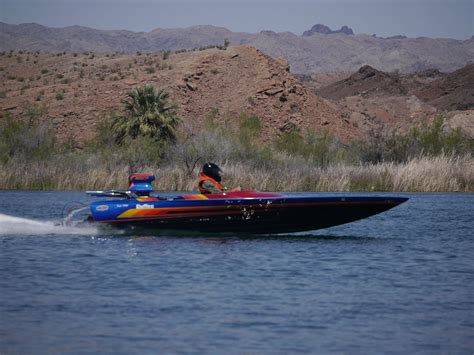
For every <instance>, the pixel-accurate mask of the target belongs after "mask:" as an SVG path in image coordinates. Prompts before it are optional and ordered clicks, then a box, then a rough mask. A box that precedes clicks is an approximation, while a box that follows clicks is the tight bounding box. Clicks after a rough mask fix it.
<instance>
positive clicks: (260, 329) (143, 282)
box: [0, 192, 474, 354]
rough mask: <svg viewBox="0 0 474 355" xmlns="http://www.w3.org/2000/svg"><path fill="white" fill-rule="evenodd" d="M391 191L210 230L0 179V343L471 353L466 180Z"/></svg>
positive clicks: (19, 347)
mask: <svg viewBox="0 0 474 355" xmlns="http://www.w3.org/2000/svg"><path fill="white" fill-rule="evenodd" d="M403 195H408V197H410V200H409V201H408V202H407V203H405V204H403V205H401V206H399V207H397V208H395V209H393V210H391V211H388V212H386V213H384V214H381V215H378V216H374V217H372V218H369V219H367V220H363V221H359V222H355V223H351V224H347V225H344V226H339V227H334V228H331V229H326V230H318V231H314V232H311V233H306V234H305V235H286V236H278V237H251V238H249V237H246V238H243V237H239V236H235V237H232V236H226V237H224V238H221V237H219V236H200V237H186V236H182V237H171V236H156V237H154V236H150V235H148V236H140V235H126V234H125V235H121V234H112V233H111V232H103V231H98V230H96V229H94V228H90V227H89V228H87V229H84V228H77V227H76V228H69V227H62V226H57V225H55V223H54V222H57V221H59V220H60V219H61V216H62V215H64V214H65V213H66V211H65V210H64V206H65V205H67V204H69V203H71V202H73V201H78V202H81V203H87V202H88V201H90V200H89V198H88V197H86V196H84V195H82V194H81V193H61V192H0V353H2V354H3V353H7V354H9V353H34V354H39V353H90V352H95V353H123V354H129V353H176V352H184V353H238V354H241V353H297V352H302V353H351V354H352V353H381V352H384V353H386V352H395V353H406V352H408V353H414V352H421V353H466V354H472V352H473V350H474V240H473V238H474V235H473V230H474V222H473V220H474V195H473V194H403ZM15 217H16V218H15ZM18 217H20V218H23V219H20V220H19V219H17V218H18Z"/></svg>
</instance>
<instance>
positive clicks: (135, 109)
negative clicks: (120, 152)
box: [112, 85, 180, 144]
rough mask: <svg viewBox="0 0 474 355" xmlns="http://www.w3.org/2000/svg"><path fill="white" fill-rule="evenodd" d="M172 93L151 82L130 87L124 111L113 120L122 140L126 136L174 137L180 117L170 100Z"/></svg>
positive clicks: (115, 129) (166, 139)
mask: <svg viewBox="0 0 474 355" xmlns="http://www.w3.org/2000/svg"><path fill="white" fill-rule="evenodd" d="M168 96H169V95H168V93H167V92H166V91H164V90H156V89H155V88H154V87H153V86H151V85H145V86H143V87H137V88H134V89H132V90H130V91H129V92H128V94H127V99H126V100H124V101H123V105H124V114H123V115H121V116H117V117H116V118H115V119H114V120H113V122H112V131H113V132H114V134H115V136H116V141H117V142H118V143H119V144H120V143H122V142H123V140H124V139H126V138H131V139H137V138H139V137H151V138H154V139H156V140H161V141H172V140H174V137H175V132H174V130H175V128H176V126H177V125H178V123H179V122H180V119H179V118H178V116H177V115H176V113H175V111H174V107H173V106H171V105H170V104H169V103H168Z"/></svg>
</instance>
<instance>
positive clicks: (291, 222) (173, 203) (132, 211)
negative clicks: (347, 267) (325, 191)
mask: <svg viewBox="0 0 474 355" xmlns="http://www.w3.org/2000/svg"><path fill="white" fill-rule="evenodd" d="M406 200H407V198H403V197H356V196H351V197H348V196H344V197H339V196H336V197H321V196H318V197H294V196H284V195H280V196H275V197H273V196H272V197H261V198H256V197H252V198H215V199H214V198H209V199H202V200H199V199H198V200H195V199H172V200H156V201H154V200H150V199H148V200H146V201H144V199H139V200H133V199H130V200H118V201H102V202H95V203H93V204H92V205H91V212H92V216H93V219H94V220H95V221H96V222H100V223H105V224H108V225H112V226H114V227H118V228H127V227H140V228H151V229H158V230H186V231H198V232H220V233H225V232H234V233H235V232H237V233H239V232H244V233H253V234H274V233H289V232H300V231H308V230H316V229H321V228H328V227H332V226H336V225H340V224H344V223H349V222H353V221H356V220H359V219H363V218H367V217H369V216H372V215H375V214H378V213H381V212H384V211H387V210H389V209H391V208H393V207H396V206H398V205H399V204H401V203H403V202H405V201H406Z"/></svg>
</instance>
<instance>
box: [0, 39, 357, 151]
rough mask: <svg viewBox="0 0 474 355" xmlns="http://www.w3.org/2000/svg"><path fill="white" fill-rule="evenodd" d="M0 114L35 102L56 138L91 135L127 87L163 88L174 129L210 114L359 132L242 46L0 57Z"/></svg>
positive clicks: (275, 128)
mask: <svg viewBox="0 0 474 355" xmlns="http://www.w3.org/2000/svg"><path fill="white" fill-rule="evenodd" d="M0 78H1V82H2V87H1V89H0V112H1V114H2V115H3V116H5V113H6V112H9V113H10V114H11V115H12V116H13V117H15V118H20V119H28V118H29V117H31V113H32V110H34V109H37V108H38V107H40V106H41V105H44V107H46V108H47V113H46V114H43V115H41V119H42V120H45V121H50V122H51V123H52V125H53V127H54V129H55V130H56V132H57V133H58V135H59V137H60V138H61V139H62V140H63V141H64V140H66V139H69V138H73V139H74V140H75V141H77V142H83V141H85V140H87V139H91V138H93V137H94V135H95V127H96V126H97V124H98V123H99V122H101V120H103V119H105V118H106V117H107V116H108V115H110V114H112V113H114V112H117V111H119V110H120V109H121V100H122V99H124V98H125V96H126V93H127V91H128V90H129V89H131V88H132V87H135V86H139V85H144V84H147V83H148V84H152V85H154V86H156V87H158V88H166V89H167V90H168V91H169V92H170V98H171V100H172V101H173V103H174V104H175V105H176V106H177V109H178V112H179V114H180V116H181V117H182V118H183V124H182V127H181V129H187V130H191V131H193V130H198V129H200V128H202V127H203V125H204V122H205V120H206V117H207V116H209V115H210V114H212V115H213V116H215V119H216V120H217V121H218V122H220V123H222V124H230V125H233V124H237V122H236V121H237V120H238V117H239V115H240V114H242V113H245V114H247V115H257V116H258V117H260V118H261V120H262V123H263V126H264V129H263V134H262V137H261V138H262V139H263V140H267V139H270V138H272V137H275V136H276V135H278V134H281V132H284V131H286V130H290V129H292V128H294V127H299V128H301V129H304V128H314V129H316V130H319V131H321V130H323V129H324V130H329V131H331V132H333V133H334V134H335V135H336V136H338V137H339V138H341V139H342V140H347V139H349V138H350V137H356V136H358V135H359V132H358V130H357V129H356V127H354V125H353V124H351V123H350V122H349V121H348V120H347V119H345V118H343V117H341V115H340V114H339V113H338V112H337V111H336V110H335V109H334V108H332V107H331V106H329V105H327V104H326V103H325V101H324V100H322V99H320V98H319V97H318V96H317V95H315V94H314V93H313V92H312V91H311V90H308V89H307V88H306V87H305V86H304V85H303V84H302V83H301V82H300V81H299V80H298V79H296V77H294V76H293V75H292V74H290V73H289V67H288V63H287V62H286V61H285V60H274V59H272V58H271V57H269V56H267V55H265V54H263V53H262V52H261V51H259V50H257V49H255V48H253V47H248V46H241V47H232V48H229V49H228V50H218V49H209V50H204V51H197V52H186V53H179V54H175V53H172V54H171V55H169V57H168V55H167V54H164V55H163V54H134V55H117V54H115V55H114V54H112V55H109V54H107V55H93V54H65V55H63V54H62V53H60V54H56V55H55V54H38V53H13V54H4V55H2V56H0Z"/></svg>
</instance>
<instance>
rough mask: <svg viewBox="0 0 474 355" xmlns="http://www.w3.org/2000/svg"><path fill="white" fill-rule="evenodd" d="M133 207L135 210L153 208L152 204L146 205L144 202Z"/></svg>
mask: <svg viewBox="0 0 474 355" xmlns="http://www.w3.org/2000/svg"><path fill="white" fill-rule="evenodd" d="M135 208H136V209H137V210H148V209H151V208H154V206H153V205H147V204H146V203H144V204H143V205H136V206H135Z"/></svg>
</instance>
